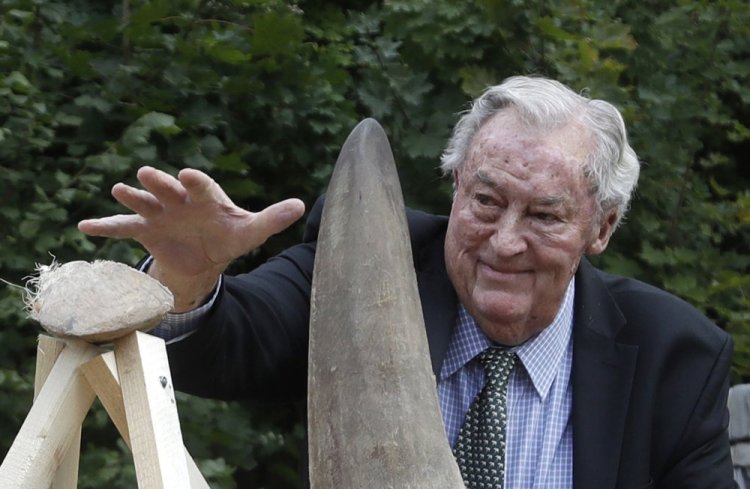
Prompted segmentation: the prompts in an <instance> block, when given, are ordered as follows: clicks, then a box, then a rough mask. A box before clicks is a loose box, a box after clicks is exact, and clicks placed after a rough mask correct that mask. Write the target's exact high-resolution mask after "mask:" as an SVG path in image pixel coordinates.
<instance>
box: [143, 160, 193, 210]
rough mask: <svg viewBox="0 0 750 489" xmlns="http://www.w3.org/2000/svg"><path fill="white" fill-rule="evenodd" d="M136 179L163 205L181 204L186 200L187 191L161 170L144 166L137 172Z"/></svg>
mask: <svg viewBox="0 0 750 489" xmlns="http://www.w3.org/2000/svg"><path fill="white" fill-rule="evenodd" d="M137 177H138V181H139V182H141V185H143V188H145V189H146V190H148V191H149V192H150V193H151V194H152V195H153V196H154V197H156V200H158V201H159V202H161V203H163V204H165V205H176V204H181V203H183V202H185V199H186V198H187V191H186V190H185V187H183V186H182V183H180V182H179V181H178V180H177V179H176V178H175V177H173V176H171V175H169V174H167V173H164V172H163V171H161V170H157V169H156V168H152V167H150V166H144V167H141V168H140V169H139V170H138V173H137Z"/></svg>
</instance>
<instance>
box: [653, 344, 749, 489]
mask: <svg viewBox="0 0 750 489" xmlns="http://www.w3.org/2000/svg"><path fill="white" fill-rule="evenodd" d="M731 358H732V341H731V339H730V338H729V337H727V338H726V341H725V343H724V345H723V347H722V349H721V351H720V353H719V355H718V356H717V358H716V361H715V363H714V365H713V367H712V369H711V372H710V374H709V376H708V378H707V380H706V382H705V384H704V385H703V387H702V390H701V394H700V397H699V399H698V402H697V404H696V405H695V408H694V410H693V412H692V414H691V416H690V418H689V421H688V424H687V426H686V428H685V431H684V433H683V435H682V440H681V442H680V443H679V444H678V446H679V447H680V448H679V450H678V452H677V453H675V455H674V458H673V460H672V461H671V463H670V464H669V465H668V469H667V470H666V472H665V473H664V475H663V477H662V479H661V480H660V481H658V483H657V485H656V486H655V487H658V488H659V489H731V488H734V487H736V486H735V484H734V481H733V478H732V460H731V456H730V452H729V440H728V432H727V427H728V425H729V412H728V410H727V395H728V391H729V368H730V364H731ZM657 429H658V427H657Z"/></svg>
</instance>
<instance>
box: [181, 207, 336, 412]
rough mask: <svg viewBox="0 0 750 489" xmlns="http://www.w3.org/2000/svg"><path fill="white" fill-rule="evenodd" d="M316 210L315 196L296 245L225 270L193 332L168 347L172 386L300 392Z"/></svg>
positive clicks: (260, 396)
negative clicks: (241, 269)
mask: <svg viewBox="0 0 750 489" xmlns="http://www.w3.org/2000/svg"><path fill="white" fill-rule="evenodd" d="M321 210H322V202H321V201H320V200H319V201H318V203H316V205H315V206H314V207H313V209H312V211H311V213H310V217H309V218H308V222H307V226H306V229H305V237H304V238H303V243H302V244H299V245H296V246H293V247H291V248H289V249H287V250H286V251H284V252H283V253H281V254H280V255H278V256H276V257H274V258H272V259H270V260H269V261H268V262H266V263H264V264H263V265H261V266H260V267H258V268H256V269H255V270H253V271H251V272H249V273H245V274H242V275H238V276H235V277H230V276H226V277H225V279H224V280H223V283H222V286H221V288H220V290H219V292H218V295H217V297H216V301H215V303H214V305H213V307H212V308H211V310H210V311H209V312H208V313H207V314H205V315H204V316H202V317H201V319H200V322H199V326H198V329H197V331H196V332H195V333H194V334H192V335H190V336H189V337H187V338H185V339H184V340H181V341H178V342H175V343H173V344H171V345H169V346H168V349H167V351H168V354H169V362H170V368H171V371H172V372H171V373H172V378H173V381H174V384H175V387H176V388H177V389H178V390H181V391H183V392H188V393H190V394H194V395H198V396H202V397H209V398H215V399H254V400H260V401H286V400H299V399H302V398H303V396H304V395H305V390H306V386H307V343H308V336H309V329H308V328H309V326H308V323H309V316H310V293H311V287H312V271H313V264H314V261H315V240H316V238H317V228H318V225H319V222H320V214H321Z"/></svg>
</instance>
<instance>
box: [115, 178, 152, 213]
mask: <svg viewBox="0 0 750 489" xmlns="http://www.w3.org/2000/svg"><path fill="white" fill-rule="evenodd" d="M112 196H113V197H114V198H115V199H117V201H118V202H119V203H121V204H122V205H124V206H125V207H127V208H128V209H130V210H132V211H133V212H135V213H137V214H140V215H141V216H143V217H146V218H148V217H153V216H155V215H156V214H158V213H159V212H160V211H161V210H162V209H163V206H162V205H161V203H159V201H158V200H157V199H156V197H154V196H153V195H151V194H150V193H148V192H146V191H145V190H140V189H137V188H133V187H131V186H129V185H125V184H123V183H118V184H116V185H115V186H114V187H112Z"/></svg>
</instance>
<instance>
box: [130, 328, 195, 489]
mask: <svg viewBox="0 0 750 489" xmlns="http://www.w3.org/2000/svg"><path fill="white" fill-rule="evenodd" d="M115 358H116V359H117V371H118V373H119V376H120V383H121V385H122V395H123V398H124V399H125V400H126V402H125V413H126V416H127V425H128V432H129V434H130V443H131V444H132V451H133V460H134V462H135V470H136V476H137V479H138V487H139V488H140V489H185V488H186V487H190V486H189V484H190V483H189V478H188V470H187V463H186V461H185V457H177V456H175V454H178V453H183V452H184V445H183V443H182V433H181V432H180V421H179V419H178V416H177V404H176V401H175V395H174V389H173V387H172V377H171V375H170V373H169V362H168V361H167V351H166V348H165V346H164V341H163V340H162V339H160V338H157V337H155V336H150V335H148V334H144V333H141V332H135V333H130V334H128V335H127V336H125V337H123V338H121V339H119V340H117V341H116V342H115Z"/></svg>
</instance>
